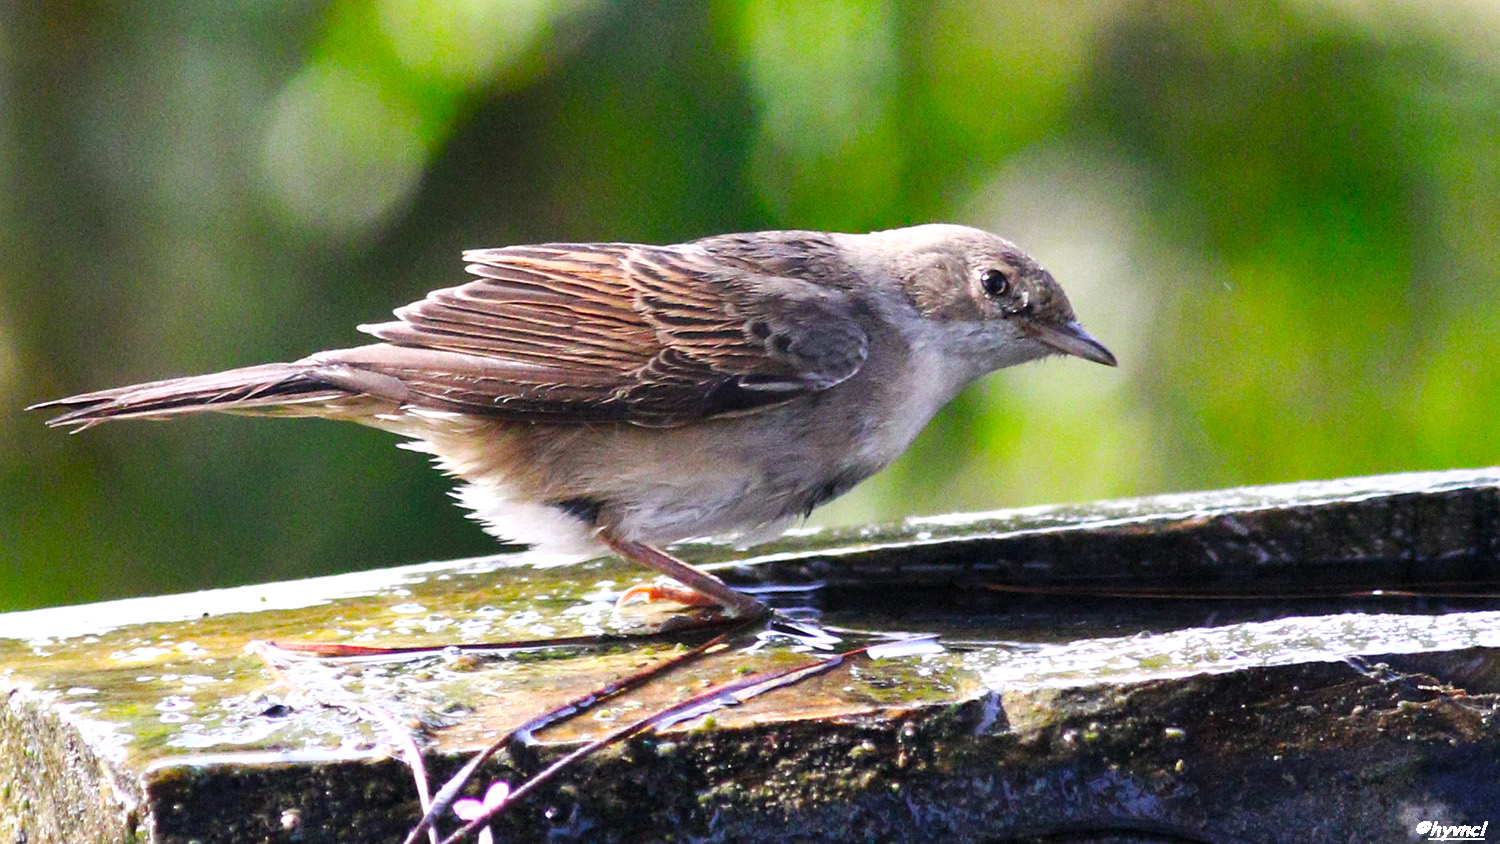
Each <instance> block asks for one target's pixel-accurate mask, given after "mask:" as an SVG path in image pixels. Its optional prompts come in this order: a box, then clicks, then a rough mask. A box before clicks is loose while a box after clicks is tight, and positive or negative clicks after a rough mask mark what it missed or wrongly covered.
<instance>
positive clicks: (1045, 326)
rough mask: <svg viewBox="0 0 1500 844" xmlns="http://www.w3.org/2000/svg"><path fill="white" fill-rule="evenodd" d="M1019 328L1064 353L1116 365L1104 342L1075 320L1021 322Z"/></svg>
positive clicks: (1116, 362) (1107, 364)
mask: <svg viewBox="0 0 1500 844" xmlns="http://www.w3.org/2000/svg"><path fill="white" fill-rule="evenodd" d="M1021 328H1022V330H1024V331H1025V332H1026V333H1027V334H1030V335H1031V336H1032V337H1034V338H1036V339H1037V340H1040V341H1041V342H1043V343H1046V344H1047V345H1049V346H1051V347H1052V348H1054V349H1056V350H1058V351H1059V352H1062V353H1063V354H1065V355H1072V356H1074V357H1079V358H1083V359H1084V360H1091V361H1093V362H1094V363H1102V364H1104V365H1105V366H1118V365H1119V362H1118V361H1116V360H1115V356H1114V355H1113V354H1110V351H1109V349H1106V348H1104V344H1103V343H1100V342H1099V341H1098V340H1095V339H1094V338H1093V336H1092V335H1090V334H1089V333H1088V332H1087V331H1084V330H1083V326H1081V325H1079V324H1078V323H1076V322H1068V323H1063V324H1062V325H1053V324H1049V323H1045V322H1023V323H1021Z"/></svg>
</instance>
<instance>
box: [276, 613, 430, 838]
mask: <svg viewBox="0 0 1500 844" xmlns="http://www.w3.org/2000/svg"><path fill="white" fill-rule="evenodd" d="M274 647H275V646H269V647H268V643H266V642H251V643H250V648H251V650H253V651H255V652H256V653H257V654H259V655H260V657H261V659H262V660H264V661H265V665H266V670H267V671H268V672H269V673H270V674H271V677H272V679H274V680H275V681H276V682H278V683H280V684H281V685H283V686H285V687H287V688H288V689H291V690H292V691H294V692H301V693H302V694H306V695H308V696H309V697H311V698H312V699H313V700H315V701H317V702H318V703H320V704H322V705H323V706H328V707H333V708H337V709H344V710H347V711H349V712H353V713H354V714H355V715H357V716H359V717H361V718H365V719H367V720H370V721H374V722H375V723H376V724H379V725H380V727H381V728H382V729H384V730H385V731H386V733H387V735H388V736H389V737H390V738H391V740H392V742H393V743H394V744H395V745H396V746H397V747H399V748H401V759H402V761H403V762H405V763H406V767H407V769H408V770H410V771H411V776H412V779H413V780H414V781H415V782H416V785H417V799H418V800H419V801H420V802H421V805H422V809H423V811H424V812H427V811H430V808H431V806H432V793H431V791H430V789H429V787H428V784H427V764H426V763H425V762H423V761H422V749H421V748H420V747H418V746H417V740H416V739H415V738H413V737H412V734H411V731H410V730H408V729H407V728H406V727H404V726H402V724H401V722H399V721H397V720H396V719H395V718H394V717H392V716H391V715H390V713H388V712H385V711H383V710H381V709H379V708H378V707H375V706H371V705H370V704H367V703H363V702H361V701H359V700H356V699H355V698H353V697H351V696H345V695H332V694H327V693H325V692H321V691H317V690H315V689H312V688H309V687H306V686H303V685H301V684H299V683H297V682H295V681H293V680H292V679H291V678H290V677H288V676H287V674H286V672H284V671H282V670H281V668H280V667H279V666H278V665H277V664H276V661H277V659H278V655H277V654H276V653H275V651H274V650H273V648H274ZM427 838H428V841H429V842H431V844H437V831H436V830H432V831H431V833H430V834H429V835H428V836H427ZM412 844H415V841H413V842H412Z"/></svg>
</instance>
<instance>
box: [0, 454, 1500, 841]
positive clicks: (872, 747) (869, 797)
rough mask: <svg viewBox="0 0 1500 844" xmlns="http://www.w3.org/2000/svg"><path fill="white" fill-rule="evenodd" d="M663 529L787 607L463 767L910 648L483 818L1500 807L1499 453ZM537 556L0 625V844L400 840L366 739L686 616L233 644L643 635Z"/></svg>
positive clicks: (1103, 817)
mask: <svg viewBox="0 0 1500 844" xmlns="http://www.w3.org/2000/svg"><path fill="white" fill-rule="evenodd" d="M678 550H679V552H681V553H682V554H683V555H684V556H686V557H688V558H689V559H692V560H694V561H697V562H713V561H724V560H729V561H735V562H732V563H730V564H728V565H724V566H720V567H719V568H718V571H719V573H720V574H722V575H723V576H725V577H726V579H729V580H731V582H734V583H737V584H739V585H744V586H746V587H749V588H760V589H765V590H766V592H765V593H764V594H765V595H766V596H767V597H768V598H770V599H771V600H773V602H775V603H777V604H778V605H779V606H781V607H782V608H783V612H784V616H785V618H786V619H788V620H783V621H779V622H776V623H773V624H771V625H769V626H767V627H765V628H756V629H753V630H749V631H745V632H742V633H740V634H738V635H737V636H736V637H735V638H734V639H733V640H732V641H731V642H730V643H729V646H728V647H726V648H724V649H723V650H721V651H719V652H717V653H715V654H713V655H712V656H710V657H708V658H705V659H702V660H699V661H697V662H695V663H693V664H691V665H689V666H686V667H683V668H681V669H677V670H674V671H673V672H671V673H669V674H667V675H665V676H663V677H660V678H658V679H656V680H654V681H653V682H651V683H649V684H647V685H646V686H644V687H643V688H641V689H639V690H636V691H633V692H630V693H627V694H625V695H623V696H621V697H619V698H615V699H612V700H610V701H607V702H606V703H604V704H603V705H601V706H599V707H598V708H596V709H593V710H590V711H588V712H586V713H584V714H582V715H581V716H579V717H577V718H574V719H572V720H570V721H568V722H566V723H563V724H560V725H558V726H556V727H551V728H548V729H547V730H545V731H543V732H541V733H539V734H538V735H537V741H536V743H534V744H531V745H528V746H517V747H514V748H513V749H512V750H511V751H509V752H507V753H504V754H501V755H500V756H499V757H497V760H495V761H494V762H493V763H492V764H491V765H490V767H489V768H487V769H486V770H485V771H484V772H483V777H482V779H481V781H480V782H478V783H476V785H475V789H477V790H482V786H483V784H484V783H485V782H488V781H490V780H495V779H503V780H507V781H510V782H513V783H519V782H520V781H521V780H523V779H524V778H525V777H526V776H527V775H529V774H530V773H531V772H534V771H535V770H537V769H539V768H540V767H542V766H544V765H545V764H546V763H547V762H548V761H550V760H551V759H554V758H556V757H557V756H558V755H559V754H561V753H563V752H565V751H566V750H567V749H569V748H571V747H573V746H576V745H577V744H578V743H579V742H582V741H585V740H588V739H590V738H593V737H597V736H599V735H602V734H604V733H605V732H607V731H609V730H611V729H614V728H616V727H618V726H620V725H622V724H625V723H628V722H629V721H631V720H633V719H635V718H638V717H641V716H642V715H644V714H646V713H649V712H651V711H654V710H656V709H660V708H663V707H665V706H669V705H672V704H674V703H677V702H679V701H681V700H684V699H686V698H687V697H690V696H691V695H693V694H696V693H698V692H701V691H702V690H704V689H706V688H710V687H712V686H714V685H715V684H716V683H721V682H727V681H730V680H734V679H737V678H742V677H745V676H747V675H750V674H753V673H755V672H758V671H764V670H769V669H773V668H777V667H782V666H787V665H792V664H798V663H800V662H803V661H807V660H809V659H812V658H815V657H817V656H818V655H820V654H828V653H832V652H835V651H840V650H847V649H850V648H853V647H857V646H861V645H866V644H871V643H877V642H884V641H889V640H892V639H901V638H904V637H907V636H910V635H916V634H933V635H935V637H936V638H935V639H929V640H924V642H923V645H922V646H920V647H914V648H905V649H900V648H898V649H893V650H892V649H887V650H885V651H881V650H877V652H876V654H875V656H874V657H871V656H861V657H857V658H855V659H852V660H851V661H850V662H849V663H848V664H846V665H843V666H841V667H839V668H838V669H836V670H834V671H832V672H830V673H828V674H825V675H822V676H819V677H815V678H812V679H810V680H808V681H805V682H803V683H800V684H798V685H796V686H794V687H789V688H783V689H778V690H776V691H773V692H770V693H768V694H765V695H763V696H761V697H758V698H755V699H754V700H751V701H749V702H747V703H744V704H743V705H740V706H735V707H730V708H726V709H721V710H719V711H717V712H715V713H713V714H712V715H709V716H707V717H703V718H697V719H693V720H689V721H686V722H683V723H678V724H675V725H673V726H672V727H670V728H668V729H666V730H664V731H662V732H661V733H657V734H647V735H645V736H644V737H637V738H635V739H632V740H630V741H629V742H626V743H624V744H622V745H619V746H616V747H612V748H609V749H607V750H605V751H604V752H602V753H600V754H598V755H596V756H593V757H590V758H588V759H586V760H584V761H583V762H582V763H580V765H579V766H578V767H577V768H576V769H574V770H572V771H570V772H569V773H567V774H566V775H564V776H562V777H560V778H559V779H558V780H557V781H556V783H555V784H554V785H550V786H548V787H545V788H543V789H542V790H541V791H540V792H539V793H538V794H536V795H535V796H533V797H532V798H530V799H527V800H525V801H520V802H518V803H517V804H516V806H515V807H514V809H513V810H512V811H511V812H510V813H508V814H507V816H506V817H505V818H504V819H503V820H502V821H500V822H499V823H497V825H496V826H495V838H496V840H498V841H518V842H519V841H549V842H569V841H578V842H591V841H601V842H612V841H621V842H625V841H668V840H670V841H787V842H793V841H818V842H838V841H870V840H879V841H912V842H915V841H936V840H942V841H959V842H970V841H972V842H1013V841H1014V842H1021V841H1048V842H1059V841H1078V842H1106V841H1111V842H1113V841H1119V842H1125V841H1141V842H1144V841H1152V842H1158V841H1171V842H1179V841H1188V842H1249V841H1256V842H1260V841H1266V842H1270V841H1277V842H1282V841H1308V842H1314V841H1316V842H1324V841H1416V840H1423V839H1424V838H1425V836H1422V835H1418V834H1417V833H1416V829H1417V826H1418V824H1420V823H1421V822H1423V821H1427V822H1429V823H1440V824H1447V825H1457V824H1468V823H1473V824H1480V823H1482V822H1484V821H1485V820H1490V821H1494V822H1497V823H1500V785H1497V783H1500V776H1497V774H1500V732H1497V729H1500V728H1497V726H1496V723H1495V718H1496V715H1495V707H1496V705H1497V698H1496V697H1495V695H1496V694H1497V692H1500V662H1497V660H1496V657H1497V655H1500V650H1497V649H1500V598H1495V597H1490V596H1492V595H1496V594H1500V470H1478V471H1469V472H1446V473H1430V474H1413V475H1400V476H1387V477H1382V478H1357V479H1348V480H1341V481H1334V482H1327V483H1315V484H1296V485H1287V486H1278V487H1263V488H1253V489H1241V490H1224V491H1219V492H1212V493H1201V494H1189V495H1175V496H1161V497H1156V498H1148V499H1138V500H1132V501H1121V502H1101V503H1096V504H1090V505H1080V506H1070V507H1055V508H1029V509H1026V510H1018V511H1007V512H1002V513H994V514H981V515H967V516H950V517H943V518H937V519H923V520H911V521H908V522H906V523H904V524H901V525H895V526H888V527H883V528H872V529H862V530H847V531H837V532H804V533H799V534H795V535H792V536H789V537H787V538H784V539H782V540H780V541H778V542H777V543H774V544H772V545H770V546H761V547H759V548H756V549H753V550H752V551H750V552H735V551H734V550H732V549H729V548H726V547H723V546H720V545H715V544H712V543H699V544H691V545H687V546H683V547H681V548H679V549H678ZM560 562H562V561H559V560H552V559H544V558H541V557H539V556H536V555H530V554H513V555H505V556H497V557H492V558H484V559H478V560H466V561H455V562H450V563H434V564H428V565H424V566H414V567H402V568H393V569H384V570H379V571H373V572H368V573H362V574H355V575H344V576H339V577H331V578H320V579H317V580H309V581H302V582H297V583H279V584H266V585H263V586H253V587H243V588H237V589H227V590H216V591H213V592H205V593H196V594H192V595H183V596H166V597H160V598H148V599H138V600H129V601H117V602H111V603H107V604H96V605H91V606H86V607H65V608H57V609H51V610H40V611H35V612H26V613H12V614H9V615H4V616H0V688H3V689H4V690H5V692H6V705H5V707H4V708H3V710H0V719H3V720H0V798H3V799H0V836H10V839H9V840H14V841H20V840H23V839H24V840H25V841H27V842H42V841H70V842H72V841H121V842H123V841H159V842H190V841H197V842H201V844H208V842H218V841H226V842H227V841H257V842H259V841H273V842H274V841H288V842H291V841H305V842H325V841H327V842H334V841H337V842H343V841H400V840H401V838H402V837H403V836H404V835H405V833H406V830H407V829H409V828H410V826H411V825H412V824H413V823H414V822H415V821H416V819H417V818H418V817H419V816H420V814H421V812H420V810H419V808H418V802H417V796H416V791H415V788H414V785H413V782H412V778H411V774H410V771H409V770H408V768H407V766H406V765H405V763H403V762H402V761H401V759H400V757H399V751H398V750H397V749H396V748H397V747H398V745H397V744H396V743H395V741H394V738H393V733H394V732H397V731H399V732H401V733H403V734H405V735H408V736H411V737H412V738H413V739H414V740H415V741H416V742H417V743H418V744H419V745H420V746H421V747H422V749H423V753H424V756H425V758H426V759H427V763H428V765H429V766H430V767H431V768H432V771H431V775H432V778H433V779H434V780H436V779H437V778H439V777H441V776H443V775H446V774H447V773H449V772H451V771H452V770H454V769H455V768H456V767H457V766H458V765H460V764H462V762H463V761H464V760H465V759H466V758H467V757H468V756H469V755H471V754H472V753H474V752H475V751H476V750H477V749H478V748H480V747H482V746H483V745H485V744H486V743H488V742H489V741H491V740H492V739H493V738H494V737H495V736H497V735H500V734H501V733H502V732H504V731H506V730H508V729H511V728H514V727H515V726H517V725H519V724H521V723H523V722H525V721H526V720H528V719H529V718H531V717H533V716H535V715H537V714H538V713H540V712H542V711H545V710H546V709H548V708H550V707H552V706H555V705H558V704H560V703H562V702H564V701H566V700H568V699H570V698H572V697H575V696H577V695H579V694H582V693H584V692H586V691H588V690H589V689H592V688H595V687H597V686H600V685H602V684H604V683H607V682H610V681H612V680H615V679H617V678H619V677H622V676H625V675H627V674H630V673H632V672H635V671H638V670H640V669H641V668H643V667H646V666H649V665H652V664H655V663H656V662H658V661H660V660H663V659H667V658H670V657H671V656H673V655H675V654H681V653H683V652H685V650H686V649H687V647H688V646H689V645H691V644H696V643H697V642H699V641H702V638H703V636H702V635H701V634H696V635H695V634H691V633H687V632H684V633H683V634H682V637H681V641H680V642H673V641H670V640H661V639H657V640H652V641H645V640H642V639H633V638H632V639H625V640H619V641H613V642H608V643H604V644H601V645H599V646H596V647H591V648H586V649H576V648H560V647H552V648H540V649H533V650H528V651H524V652H507V653H468V652H463V653H460V652H456V651H452V650H449V651H442V650H438V651H435V652H432V653H429V654H425V655H419V656H405V657H402V658H399V659H396V658H365V659H345V660H300V661H295V662H293V663H291V664H289V665H287V666H285V667H284V668H283V669H281V671H282V672H283V677H284V678H285V681H286V682H281V681H279V680H278V678H277V677H276V676H274V675H273V674H272V672H271V671H270V670H268V667H267V664H266V661H265V659H264V658H263V657H262V655H261V654H259V653H257V652H254V651H253V650H250V649H248V648H247V645H248V643H250V642H251V641H253V640H274V641H279V642H298V641H300V642H306V641H317V642H339V643H349V644H358V645H370V646H432V647H436V648H442V647H443V646H445V645H457V644H470V645H471V644H479V643H494V642H509V641H518V640H533V639H544V638H551V637H562V636H580V635H602V634H619V635H623V636H633V635H636V634H640V633H642V632H644V631H647V630H650V629H655V628H657V627H659V626H660V625H662V624H663V623H667V624H670V623H671V616H670V614H668V613H667V612H666V611H665V608H662V607H653V608H650V609H649V610H627V611H624V612H621V611H617V610H616V609H615V607H614V600H615V598H616V596H617V595H618V594H619V593H620V592H622V591H623V590H624V589H626V588H628V587H630V586H631V585H634V584H636V583H639V582H643V581H646V580H648V579H649V573H648V572H644V571H643V570H640V569H638V568H636V567H634V566H631V565H629V564H625V563H622V562H620V561H617V560H612V559H607V560H595V561H587V562H573V563H571V564H567V565H558V563H560ZM331 702H341V703H342V704H344V705H337V706H334V705H329V704H330V703H331ZM349 704H358V705H359V706H362V707H365V710H364V711H363V712H361V711H359V710H357V709H356V708H355V707H353V706H351V705H349ZM371 710H373V711H375V712H377V713H379V715H380V716H382V717H372V716H371V715H370V711H371ZM450 820H451V819H450ZM454 826H456V823H453V822H450V823H448V824H447V825H446V827H445V828H446V829H451V828H453V827H454ZM1495 834H1496V836H1497V837H1500V829H1496V830H1495ZM0 840H6V839H3V838H0Z"/></svg>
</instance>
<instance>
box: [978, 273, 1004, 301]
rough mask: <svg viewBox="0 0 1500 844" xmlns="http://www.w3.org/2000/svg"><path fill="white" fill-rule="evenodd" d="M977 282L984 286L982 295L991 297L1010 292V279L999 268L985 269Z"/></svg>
mask: <svg viewBox="0 0 1500 844" xmlns="http://www.w3.org/2000/svg"><path fill="white" fill-rule="evenodd" d="M979 283H980V284H981V285H983V286H984V295H986V296H990V297H992V298H993V297H1000V296H1004V295H1005V294H1006V293H1009V292H1010V279H1008V278H1006V277H1005V273H1004V272H1001V271H1000V270H985V271H984V275H981V276H980V277H979Z"/></svg>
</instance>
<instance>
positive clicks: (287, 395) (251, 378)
mask: <svg viewBox="0 0 1500 844" xmlns="http://www.w3.org/2000/svg"><path fill="white" fill-rule="evenodd" d="M320 369H321V368H320V367H316V366H309V365H307V364H302V363H268V364H262V365H260V366H247V367H244V368H242V369H231V370H229V371H227V372H216V373H213V374H211V375H194V376H190V377H187V378H171V379H168V380H165V381H152V382H150V383H148V384H135V385H132V386H129V387H116V388H114V389H111V390H100V391H98V392H93V393H83V394H81V395H77V396H69V397H68V398H63V399H54V400H53V401H48V402H42V403H41V404H35V405H32V406H31V407H29V408H27V410H36V409H41V408H57V409H62V410H63V412H62V413H61V414H59V415H58V416H55V417H53V418H52V419H49V420H47V424H48V425H50V426H53V427H67V428H72V429H73V430H74V431H75V432H76V431H82V430H85V429H88V428H91V427H93V426H95V425H98V424H99V423H101V422H108V421H110V420H112V419H167V418H170V417H173V416H179V415H182V414H186V413H199V412H202V411H209V410H217V411H224V412H229V413H245V412H249V413H254V412H256V411H257V410H262V411H266V410H269V409H271V408H284V407H289V406H293V405H299V404H308V403H323V402H328V401H332V400H336V399H340V398H347V397H349V396H350V395H353V394H354V393H353V392H352V391H351V390H349V389H347V388H344V387H340V386H337V385H336V384H333V383H330V381H329V379H328V378H327V377H326V373H324V372H321V371H320ZM320 376H322V377H320ZM333 380H337V379H333Z"/></svg>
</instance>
